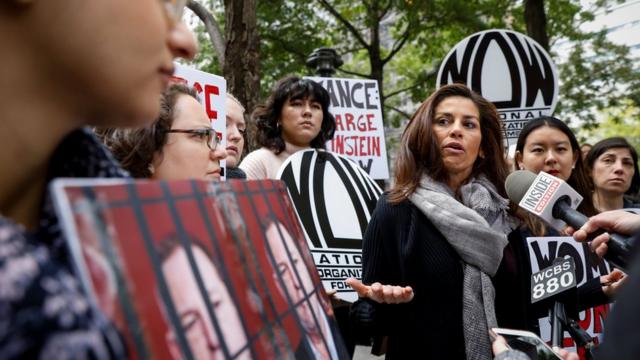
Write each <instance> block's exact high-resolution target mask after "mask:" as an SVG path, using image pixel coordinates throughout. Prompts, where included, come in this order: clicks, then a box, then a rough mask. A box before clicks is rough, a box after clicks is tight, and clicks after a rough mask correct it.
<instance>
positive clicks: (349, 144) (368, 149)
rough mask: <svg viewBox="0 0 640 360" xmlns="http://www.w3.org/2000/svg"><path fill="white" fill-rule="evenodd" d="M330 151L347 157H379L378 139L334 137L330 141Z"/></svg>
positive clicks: (371, 137) (354, 136) (370, 137)
mask: <svg viewBox="0 0 640 360" xmlns="http://www.w3.org/2000/svg"><path fill="white" fill-rule="evenodd" d="M331 151H333V152H335V153H338V154H342V155H347V156H380V138H379V137H377V136H357V135H347V136H345V135H335V136H334V137H333V139H332V140H331Z"/></svg>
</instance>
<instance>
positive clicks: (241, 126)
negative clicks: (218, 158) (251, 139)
mask: <svg viewBox="0 0 640 360" xmlns="http://www.w3.org/2000/svg"><path fill="white" fill-rule="evenodd" d="M225 105H226V107H227V110H226V113H227V159H226V160H227V167H230V168H235V167H237V166H238V164H240V157H242V151H243V150H244V141H245V139H244V136H245V133H246V129H247V124H246V123H245V121H244V112H245V109H244V106H242V104H240V101H238V99H236V98H235V97H234V96H233V95H231V94H229V93H227V100H226V101H225Z"/></svg>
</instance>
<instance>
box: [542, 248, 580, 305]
mask: <svg viewBox="0 0 640 360" xmlns="http://www.w3.org/2000/svg"><path fill="white" fill-rule="evenodd" d="M574 287H576V265H575V264H574V262H573V259H572V258H567V259H561V258H558V259H556V260H554V262H553V265H551V266H550V267H548V268H546V269H543V270H540V271H539V272H537V273H534V274H532V275H531V303H536V302H538V301H540V300H544V299H546V298H549V297H552V296H554V295H556V294H559V293H561V292H564V291H565V290H569V289H571V288H574Z"/></svg>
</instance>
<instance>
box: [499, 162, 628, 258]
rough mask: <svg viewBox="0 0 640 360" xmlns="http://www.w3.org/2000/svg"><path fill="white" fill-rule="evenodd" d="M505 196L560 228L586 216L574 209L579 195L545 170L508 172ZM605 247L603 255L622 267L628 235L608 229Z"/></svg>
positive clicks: (577, 224) (580, 221)
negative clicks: (537, 172) (606, 247)
mask: <svg viewBox="0 0 640 360" xmlns="http://www.w3.org/2000/svg"><path fill="white" fill-rule="evenodd" d="M505 189H506V191H507V195H508V196H509V199H511V201H513V202H514V203H516V204H518V205H519V206H520V207H521V208H523V209H525V210H527V211H528V212H530V213H532V214H534V215H536V216H537V217H539V218H540V219H542V220H544V221H545V222H546V223H547V224H549V225H550V226H552V227H553V228H555V229H556V230H558V231H561V230H562V229H563V227H564V225H565V223H566V224H569V225H570V226H571V227H573V228H574V229H579V228H581V227H582V225H584V224H585V223H586V222H587V220H588V218H587V217H586V216H585V215H583V214H581V213H580V212H579V211H577V210H576V208H577V207H578V205H580V202H581V201H582V196H580V194H578V193H577V192H576V191H575V190H574V189H573V188H571V186H569V185H568V184H567V183H566V182H564V181H562V180H560V179H558V178H557V177H555V176H552V175H549V174H547V173H545V172H542V171H541V172H540V173H539V174H538V175H537V176H536V175H535V174H534V173H532V172H531V171H528V170H518V171H514V172H513V173H511V174H510V175H509V176H508V177H507V180H506V181H505ZM603 232H604V231H603V230H598V231H596V232H595V233H592V234H591V235H590V236H589V238H588V240H591V239H593V238H595V237H596V236H598V235H600V234H602V233H603ZM607 246H608V250H607V253H606V254H605V256H604V257H605V259H607V260H608V261H609V262H611V263H612V264H613V265H615V266H616V267H619V268H621V269H625V268H626V267H627V261H628V258H629V252H630V248H631V243H630V238H629V237H626V236H623V235H620V234H614V233H609V242H608V243H607Z"/></svg>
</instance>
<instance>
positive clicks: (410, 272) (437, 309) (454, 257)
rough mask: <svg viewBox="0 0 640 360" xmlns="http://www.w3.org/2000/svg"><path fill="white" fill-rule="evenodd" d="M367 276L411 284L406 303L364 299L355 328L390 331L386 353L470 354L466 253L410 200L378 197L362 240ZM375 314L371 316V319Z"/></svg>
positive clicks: (399, 356) (410, 355)
mask: <svg viewBox="0 0 640 360" xmlns="http://www.w3.org/2000/svg"><path fill="white" fill-rule="evenodd" d="M362 255H363V265H362V266H363V281H364V283H365V284H372V283H374V282H380V283H382V284H388V285H401V286H411V287H412V288H413V291H414V294H415V298H414V299H413V300H412V301H411V302H409V303H406V304H391V305H386V304H384V305H383V304H377V303H373V302H370V301H360V302H358V303H356V304H354V309H352V310H353V311H352V313H353V314H358V313H360V314H362V313H372V315H371V317H367V316H365V317H364V318H361V320H362V319H364V321H359V320H358V317H357V316H356V318H355V319H354V320H355V326H356V332H363V331H367V332H369V333H370V334H372V335H378V336H380V335H386V336H388V343H387V344H388V345H387V352H386V354H387V356H386V358H387V359H409V358H416V357H419V358H425V359H465V350H464V335H463V329H462V280H463V269H462V265H461V259H460V258H459V256H458V254H457V253H456V252H455V250H454V249H453V248H452V247H451V246H450V245H449V243H448V242H447V241H446V239H445V238H444V236H443V235H442V234H441V233H440V232H439V231H438V230H437V229H436V228H435V227H434V225H433V224H432V223H431V222H430V221H429V220H428V219H427V218H426V217H425V216H424V214H422V212H421V211H420V210H419V209H417V208H416V207H415V206H414V205H413V204H412V203H410V202H409V201H408V200H405V201H403V202H402V203H400V204H397V205H392V204H390V203H389V202H388V201H387V199H386V196H383V197H381V198H380V200H379V201H378V204H377V206H376V209H375V211H374V213H373V216H372V218H371V221H370V222H369V226H368V228H367V231H366V233H365V236H364V240H363V254H362ZM371 319H372V320H371Z"/></svg>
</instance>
